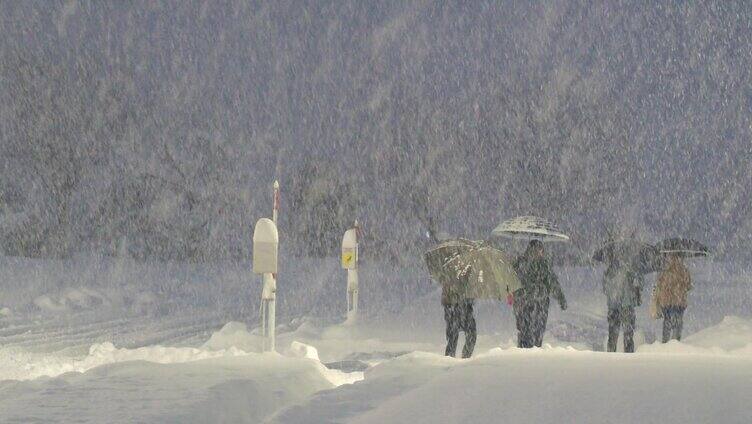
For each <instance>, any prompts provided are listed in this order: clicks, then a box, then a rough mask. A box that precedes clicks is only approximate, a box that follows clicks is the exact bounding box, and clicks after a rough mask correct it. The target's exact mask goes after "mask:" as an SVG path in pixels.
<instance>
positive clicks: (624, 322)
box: [603, 259, 645, 353]
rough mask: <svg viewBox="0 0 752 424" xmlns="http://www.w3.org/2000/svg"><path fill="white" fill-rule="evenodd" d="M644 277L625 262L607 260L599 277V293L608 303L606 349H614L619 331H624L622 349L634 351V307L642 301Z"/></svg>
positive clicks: (629, 351)
mask: <svg viewBox="0 0 752 424" xmlns="http://www.w3.org/2000/svg"><path fill="white" fill-rule="evenodd" d="M644 283H645V280H644V278H643V276H642V275H641V274H639V273H636V272H634V271H633V270H632V269H631V267H630V266H629V265H626V264H623V263H621V262H620V261H619V260H618V259H611V260H610V261H609V267H608V268H607V269H606V273H605V275H604V276H603V293H604V294H605V295H606V299H607V305H608V314H607V319H608V342H607V346H606V348H607V350H608V351H609V352H616V342H617V340H618V339H619V331H620V330H621V331H622V332H623V334H624V352H628V353H631V352H634V349H635V347H634V330H635V308H636V307H637V306H639V305H640V303H641V302H642V297H641V291H642V287H643V286H644Z"/></svg>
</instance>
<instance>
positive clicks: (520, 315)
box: [512, 296, 525, 348]
mask: <svg viewBox="0 0 752 424" xmlns="http://www.w3.org/2000/svg"><path fill="white" fill-rule="evenodd" d="M512 310H514V321H515V325H516V326H517V347H520V348H521V347H525V346H524V341H525V323H524V314H525V302H524V300H523V298H522V296H518V297H516V298H515V299H514V303H513V304H512Z"/></svg>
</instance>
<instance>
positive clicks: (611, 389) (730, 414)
mask: <svg viewBox="0 0 752 424" xmlns="http://www.w3.org/2000/svg"><path fill="white" fill-rule="evenodd" d="M750 381H752V357H749V356H747V357H735V356H714V357H708V356H700V355H680V356H669V355H661V354H640V353H638V354H634V355H627V354H607V353H600V352H590V351H577V350H574V349H571V348H551V347H548V348H545V349H535V350H527V351H523V350H519V349H516V348H513V349H506V350H504V349H494V350H491V351H490V352H488V353H487V354H484V355H480V356H478V357H477V358H474V359H470V360H457V359H448V358H445V357H442V356H439V355H436V354H428V353H420V352H416V353H412V354H409V355H406V356H402V357H399V358H396V359H394V360H392V361H389V362H385V363H383V364H380V365H378V366H376V367H375V368H373V370H371V371H369V372H368V373H367V375H366V379H365V380H364V381H362V382H360V383H357V384H355V385H352V386H343V387H340V388H338V389H336V390H328V391H324V392H320V393H317V394H316V395H314V396H313V397H312V398H311V399H310V400H309V401H308V402H307V403H306V404H305V405H298V406H291V407H288V408H287V409H285V410H283V411H281V412H280V413H278V414H277V415H276V416H275V418H274V422H280V423H313V422H316V423H333V422H348V423H379V424H380V423H430V424H436V423H457V422H468V423H469V422H472V423H486V422H488V423H491V422H509V423H514V422H525V423H585V422H609V423H634V422H643V423H677V424H685V423H689V422H718V423H721V422H722V423H744V422H750V420H752V410H750V408H749V405H750V402H752V386H751V384H752V383H750Z"/></svg>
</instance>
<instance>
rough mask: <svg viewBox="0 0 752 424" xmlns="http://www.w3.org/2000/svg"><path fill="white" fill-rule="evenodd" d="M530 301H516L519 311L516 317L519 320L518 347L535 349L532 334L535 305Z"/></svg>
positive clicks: (517, 310) (516, 312)
mask: <svg viewBox="0 0 752 424" xmlns="http://www.w3.org/2000/svg"><path fill="white" fill-rule="evenodd" d="M532 303H533V302H532V301H531V300H530V299H521V301H520V300H517V299H515V304H516V305H517V309H516V311H515V315H516V318H517V347H520V348H529V347H533V343H534V340H533V333H532V323H531V321H532V313H533V305H532Z"/></svg>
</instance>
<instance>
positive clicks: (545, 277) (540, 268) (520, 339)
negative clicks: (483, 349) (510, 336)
mask: <svg viewBox="0 0 752 424" xmlns="http://www.w3.org/2000/svg"><path fill="white" fill-rule="evenodd" d="M514 269H515V271H516V272H517V276H518V277H519V278H520V282H521V283H522V288H520V289H519V290H517V291H516V292H515V293H514V304H513V307H514V315H515V319H516V321H517V347H520V348H531V347H533V346H536V347H541V346H542V345H543V334H544V333H545V331H546V323H547V321H548V308H549V304H550V300H549V299H550V297H552V296H553V297H554V298H556V300H558V302H559V306H560V307H561V310H562V311H563V310H566V309H567V300H566V298H565V297H564V292H563V291H562V290H561V286H560V285H559V280H558V278H556V274H554V272H553V269H552V267H551V264H550V263H549V261H548V259H547V258H546V256H545V250H544V248H543V243H542V242H541V241H540V240H536V239H533V240H530V243H529V244H528V247H527V249H526V250H525V252H524V253H523V254H522V255H520V257H519V258H517V260H516V261H515V262H514Z"/></svg>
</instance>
